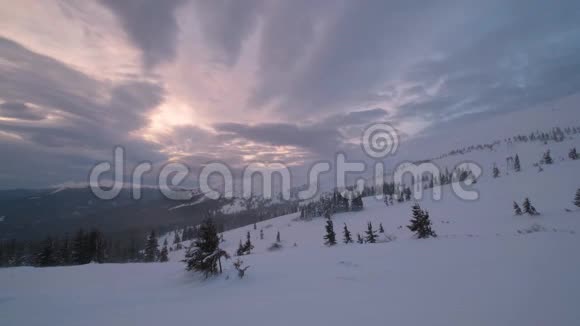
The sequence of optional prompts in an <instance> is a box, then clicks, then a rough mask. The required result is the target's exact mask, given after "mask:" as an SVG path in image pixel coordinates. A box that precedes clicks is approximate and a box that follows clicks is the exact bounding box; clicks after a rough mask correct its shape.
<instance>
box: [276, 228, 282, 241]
mask: <svg viewBox="0 0 580 326" xmlns="http://www.w3.org/2000/svg"><path fill="white" fill-rule="evenodd" d="M276 242H281V240H280V231H278V233H276Z"/></svg>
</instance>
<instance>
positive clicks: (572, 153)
mask: <svg viewBox="0 0 580 326" xmlns="http://www.w3.org/2000/svg"><path fill="white" fill-rule="evenodd" d="M568 157H569V158H570V159H571V160H577V159H578V153H577V152H576V147H574V148H572V149H571V150H570V153H568Z"/></svg>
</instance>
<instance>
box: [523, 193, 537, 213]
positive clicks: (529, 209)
mask: <svg viewBox="0 0 580 326" xmlns="http://www.w3.org/2000/svg"><path fill="white" fill-rule="evenodd" d="M522 207H523V208H524V210H523V212H524V214H528V215H539V213H538V211H536V208H535V207H534V206H533V205H532V203H531V202H530V199H529V198H527V197H526V199H524V203H523V204H522Z"/></svg>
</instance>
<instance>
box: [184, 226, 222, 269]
mask: <svg viewBox="0 0 580 326" xmlns="http://www.w3.org/2000/svg"><path fill="white" fill-rule="evenodd" d="M198 233H199V234H198V237H197V239H195V240H194V241H193V243H192V244H191V247H190V248H189V249H188V250H187V253H186V254H185V259H184V260H183V262H185V263H186V269H187V270H194V271H197V272H201V273H203V274H204V275H205V277H208V276H210V275H214V274H217V273H221V258H222V257H225V258H226V259H228V258H229V255H228V254H227V253H226V252H225V251H224V250H222V249H221V248H220V247H219V238H218V234H217V229H216V227H215V225H214V223H213V221H212V220H211V218H208V219H206V220H205V221H204V222H203V223H202V224H201V226H200V227H199V230H198Z"/></svg>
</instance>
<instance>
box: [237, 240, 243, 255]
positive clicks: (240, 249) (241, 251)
mask: <svg viewBox="0 0 580 326" xmlns="http://www.w3.org/2000/svg"><path fill="white" fill-rule="evenodd" d="M243 255H244V244H243V243H242V239H240V244H239V245H238V250H236V256H243Z"/></svg>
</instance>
